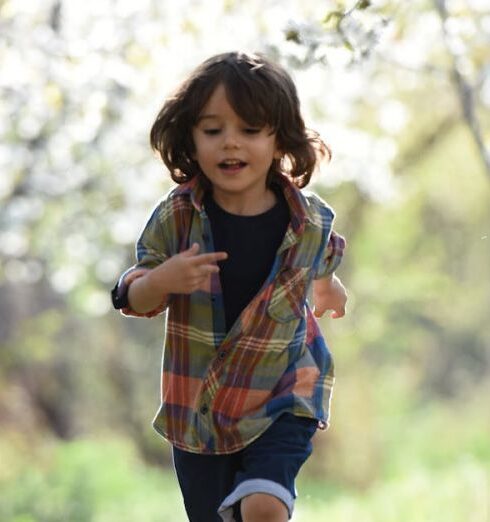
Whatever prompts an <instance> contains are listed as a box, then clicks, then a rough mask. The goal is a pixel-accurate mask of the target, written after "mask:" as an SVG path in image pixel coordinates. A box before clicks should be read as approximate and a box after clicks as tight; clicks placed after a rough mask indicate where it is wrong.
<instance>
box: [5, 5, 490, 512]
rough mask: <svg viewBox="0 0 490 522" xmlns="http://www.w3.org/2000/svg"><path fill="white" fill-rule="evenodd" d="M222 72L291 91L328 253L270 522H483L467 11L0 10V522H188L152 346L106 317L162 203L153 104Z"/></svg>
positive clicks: (478, 10) (487, 422) (482, 362)
mask: <svg viewBox="0 0 490 522" xmlns="http://www.w3.org/2000/svg"><path fill="white" fill-rule="evenodd" d="M235 49H247V50H252V51H261V52H265V53H266V54H267V55H269V56H270V57H271V58H273V59H274V60H276V61H278V62H280V63H282V64H283V65H284V66H285V67H286V68H287V69H288V70H289V71H290V72H291V74H292V76H293V78H294V79H295V81H296V83H297V87H298V90H299V93H300V98H301V101H302V108H303V113H304V115H305V118H306V120H307V123H308V126H310V127H312V128H314V129H316V130H318V131H320V133H321V134H322V136H323V138H324V139H325V140H326V141H327V142H328V143H329V144H330V146H331V147H332V149H333V153H334V158H333V161H332V162H331V163H330V164H329V165H324V166H322V169H321V172H320V173H319V174H318V175H317V176H316V177H315V181H314V183H313V184H312V185H311V188H312V189H313V190H315V191H317V192H318V193H319V194H320V195H321V196H322V197H324V198H325V199H326V200H327V201H328V202H329V203H330V204H331V205H332V206H333V207H334V208H335V210H336V211H337V222H336V229H337V230H338V231H339V232H340V233H342V234H343V235H345V236H346V237H347V240H348V250H347V253H346V258H345V261H344V263H343V265H342V266H341V268H340V270H339V272H338V273H339V275H340V276H341V277H342V279H343V280H344V281H345V283H346V285H347V286H348V287H349V295H350V306H349V313H348V316H346V318H344V319H342V320H341V321H340V320H339V321H332V320H331V319H328V318H325V319H323V320H322V327H323V330H324V333H325V335H326V337H327V339H328V342H329V344H330V345H331V348H332V351H333V353H334V358H335V364H336V374H337V383H336V390H335V395H334V400H333V417H332V427H331V428H330V430H329V431H328V432H327V433H326V434H325V433H320V434H318V435H317V436H316V438H315V453H314V457H313V458H312V459H310V461H309V462H308V463H307V465H306V466H305V468H304V470H303V472H302V475H301V477H300V479H299V481H298V489H299V493H300V496H299V498H298V501H297V506H296V512H295V514H294V517H293V520H294V521H296V522H306V521H311V520H321V521H335V522H353V521H361V522H489V520H490V404H489V397H490V327H489V324H490V320H489V310H490V237H489V236H490V152H489V150H490V5H489V3H488V1H487V0H446V1H444V0H427V1H422V0H416V1H413V2H389V1H381V0H380V1H373V2H369V1H357V2H356V1H354V0H352V1H350V2H340V1H339V2H334V1H333V0H332V1H326V2H318V1H317V0H301V1H300V0H282V1H273V0H262V1H259V0H242V1H240V2H239V1H234V0H205V1H192V0H180V1H179V2H176V1H172V0H139V1H138V2H135V1H130V0H110V1H109V0H84V1H79V0H64V1H63V0H53V1H48V0H45V1H44V2H32V1H30V0H0V94H1V99H0V263H1V265H0V430H1V431H0V520H2V521H6V522H38V521H39V522H58V521H59V522H88V521H90V522H92V521H93V522H112V521H118V522H134V521H140V520H141V521H148V522H167V521H168V522H174V521H175V522H180V521H185V520H186V518H185V514H184V511H183V508H182V505H181V500H180V494H179V491H178V489H177V484H176V481H175V480H174V478H173V474H172V468H171V460H170V451H169V446H168V444H167V443H166V442H164V441H163V440H162V439H161V438H160V437H159V436H158V435H157V434H156V433H155V432H153V431H152V428H151V419H152V418H153V415H154V413H155V411H156V409H157V407H158V398H159V378H160V376H159V373H160V356H161V344H162V339H163V322H162V320H161V318H160V319H153V320H134V319H124V318H122V317H121V316H119V315H118V314H117V313H116V312H115V311H113V310H111V304H110V299H109V291H110V288H111V287H112V286H113V284H114V282H115V280H116V279H117V277H118V275H119V274H120V272H121V271H122V270H124V269H125V268H126V267H128V266H130V265H131V264H132V263H133V243H134V240H135V239H136V237H137V235H138V233H139V231H140V229H141V227H142V225H143V223H144V222H145V219H146V216H147V215H148V212H149V210H150V209H151V208H152V207H153V205H154V204H155V202H156V201H157V200H158V199H159V197H160V196H161V195H162V194H163V193H165V192H166V191H167V190H168V189H169V188H170V187H171V183H170V178H169V175H168V173H167V172H165V170H164V168H163V167H162V165H161V163H160V162H159V161H158V160H157V158H155V157H154V156H153V155H152V153H151V151H150V148H149V144H148V132H149V128H150V125H151V123H152V121H153V119H154V117H155V115H156V113H157V111H158V109H159V107H160V106H161V104H162V101H163V100H164V98H165V97H166V96H167V95H168V94H169V93H170V91H171V90H172V89H173V88H174V87H175V86H176V85H177V83H178V82H179V81H180V80H181V79H183V78H184V77H185V75H186V74H187V73H188V72H189V71H190V70H191V69H192V68H194V66H196V65H197V64H198V63H199V62H201V61H202V60H204V59H205V58H207V57H209V56H210V55H212V54H215V53H218V52H222V51H229V50H235ZM309 188H310V187H309Z"/></svg>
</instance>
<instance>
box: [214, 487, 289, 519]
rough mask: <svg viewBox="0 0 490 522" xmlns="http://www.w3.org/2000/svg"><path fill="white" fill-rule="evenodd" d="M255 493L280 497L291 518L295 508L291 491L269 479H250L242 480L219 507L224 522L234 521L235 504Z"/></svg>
mask: <svg viewBox="0 0 490 522" xmlns="http://www.w3.org/2000/svg"><path fill="white" fill-rule="evenodd" d="M253 493H267V494H268V495H272V496H274V497H276V498H278V499H279V500H280V501H281V502H283V504H284V505H285V506H286V508H287V510H288V518H291V516H292V514H293V508H294V497H293V495H291V492H290V491H289V490H288V489H286V488H285V487H284V486H282V485H281V484H279V483H277V482H274V481H272V480H267V479H249V480H245V481H244V482H241V483H240V484H239V485H238V486H237V487H236V488H235V489H234V490H233V491H232V493H230V494H229V495H228V496H227V497H226V498H225V500H223V502H222V503H221V506H220V507H219V508H218V514H219V515H220V516H221V518H222V519H223V522H234V521H235V519H234V518H233V506H234V505H235V504H236V503H237V502H238V501H240V500H242V498H244V497H248V496H249V495H252V494H253Z"/></svg>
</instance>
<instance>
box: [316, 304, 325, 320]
mask: <svg viewBox="0 0 490 522" xmlns="http://www.w3.org/2000/svg"><path fill="white" fill-rule="evenodd" d="M324 313H325V310H319V309H318V308H317V307H316V306H315V308H313V315H314V316H315V317H318V318H320V317H322V316H323V314H324Z"/></svg>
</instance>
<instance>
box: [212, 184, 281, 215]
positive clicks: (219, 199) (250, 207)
mask: <svg viewBox="0 0 490 522" xmlns="http://www.w3.org/2000/svg"><path fill="white" fill-rule="evenodd" d="M213 199H214V201H215V202H216V203H217V204H218V205H219V206H220V207H221V208H222V209H223V210H226V212H229V213H230V214H236V215H239V216H256V215H258V214H263V213H264V212H267V211H268V210H270V209H271V208H272V207H273V206H274V205H275V204H276V202H277V197H276V195H275V194H274V191H273V190H271V189H270V188H266V189H265V190H264V192H263V193H262V194H257V195H254V197H247V198H243V197H241V196H237V195H236V194H230V193H224V192H222V191H215V190H213Z"/></svg>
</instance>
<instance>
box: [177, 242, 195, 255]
mask: <svg viewBox="0 0 490 522" xmlns="http://www.w3.org/2000/svg"><path fill="white" fill-rule="evenodd" d="M198 252H199V243H192V245H191V247H190V248H188V249H187V250H184V251H183V252H181V253H180V254H181V255H182V256H184V257H192V256H195V255H196V254H197V253H198Z"/></svg>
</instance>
